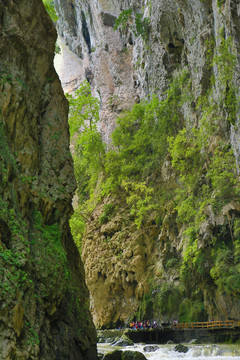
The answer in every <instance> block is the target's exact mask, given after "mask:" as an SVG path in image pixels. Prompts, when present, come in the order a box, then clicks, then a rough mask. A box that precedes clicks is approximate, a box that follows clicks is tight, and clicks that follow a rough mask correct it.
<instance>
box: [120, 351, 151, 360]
mask: <svg viewBox="0 0 240 360" xmlns="http://www.w3.org/2000/svg"><path fill="white" fill-rule="evenodd" d="M122 360H146V357H145V356H144V355H143V354H142V353H140V352H139V351H124V352H123V356H122Z"/></svg>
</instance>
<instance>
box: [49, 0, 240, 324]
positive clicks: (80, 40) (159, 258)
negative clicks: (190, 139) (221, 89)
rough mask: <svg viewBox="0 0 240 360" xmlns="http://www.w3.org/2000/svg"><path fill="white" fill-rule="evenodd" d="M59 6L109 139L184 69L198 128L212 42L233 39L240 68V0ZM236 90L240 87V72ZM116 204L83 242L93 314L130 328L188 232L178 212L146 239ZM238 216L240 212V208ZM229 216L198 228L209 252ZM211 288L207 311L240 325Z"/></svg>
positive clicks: (96, 1) (190, 118)
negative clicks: (130, 112) (120, 25)
mask: <svg viewBox="0 0 240 360" xmlns="http://www.w3.org/2000/svg"><path fill="white" fill-rule="evenodd" d="M55 3H56V6H57V10H58V13H59V15H60V20H59V22H58V30H59V34H60V35H61V36H62V37H63V38H64V39H65V42H66V44H67V45H68V46H69V47H70V48H71V49H72V51H74V52H75V53H76V54H78V56H79V57H80V58H81V61H82V67H83V70H82V74H85V77H86V78H87V79H88V80H89V82H90V83H91V87H92V90H93V94H95V95H96V96H98V97H99V99H100V100H101V119H102V132H103V136H104V138H105V140H106V141H108V139H109V136H110V134H111V131H112V129H113V128H114V124H115V119H116V117H117V115H118V114H119V113H121V112H122V110H124V109H126V108H129V107H130V106H131V105H132V104H133V103H135V102H138V101H139V99H143V98H145V97H146V96H148V95H152V94H157V96H158V97H159V98H160V99H161V98H164V93H165V92H166V89H167V87H168V84H169V79H171V78H173V77H174V76H175V74H176V72H177V71H178V70H179V69H181V68H185V69H188V71H189V73H190V76H191V80H192V90H193V96H194V101H193V102H192V104H191V106H189V107H187V108H183V109H182V112H183V116H184V118H185V121H186V123H190V124H192V125H190V126H194V125H196V124H197V123H198V120H199V113H198V111H197V110H196V103H197V99H198V97H199V96H200V95H203V94H205V93H206V91H207V89H208V88H209V87H210V78H211V75H212V73H211V71H212V70H211V71H210V70H209V66H208V61H209V57H208V45H209V44H210V43H211V42H212V40H214V45H213V47H214V48H213V52H214V51H215V47H216V46H217V44H218V42H219V34H220V32H221V31H222V32H224V34H225V36H226V37H229V36H231V37H232V39H233V44H234V47H235V50H236V55H237V69H239V63H240V61H239V60H240V57H239V56H240V55H239V54H240V52H239V50H240V49H239V47H240V43H239V36H240V35H239V32H240V26H239V16H240V7H239V4H238V2H237V1H236V0H226V1H217V0H206V1H203V0H195V1H192V0H177V1H175V0H169V1H165V0H152V1H147V0H139V1H125V0H121V1H115V0H105V1H104V0H101V1H100V0H90V1H84V0H76V1H74V2H73V1H71V0H67V1H65V0H55ZM127 9H132V11H133V12H132V14H133V17H132V19H130V20H129V21H128V23H127V26H126V27H125V29H122V30H120V31H114V29H113V27H114V22H115V19H116V18H117V16H118V15H119V14H120V13H121V11H122V10H127ZM137 13H142V19H146V22H145V23H146V29H145V30H146V32H145V33H142V34H140V33H139V31H140V32H141V29H140V30H138V31H137V30H136V28H134V22H133V18H134V16H136V14H137ZM213 71H214V70H213ZM235 83H236V85H237V87H239V78H238V76H237V75H236V76H235ZM221 126H222V128H224V129H225V132H226V134H227V136H228V138H229V141H230V142H231V146H232V148H233V150H234V153H235V158H236V161H237V163H238V166H239V165H240V162H239V156H240V150H239V140H240V133H239V119H238V121H237V122H236V124H235V126H232V125H230V131H228V132H227V130H228V129H227V128H226V127H227V125H226V123H224V124H221ZM170 168H171V165H170V162H169V161H166V162H165V164H164V167H163V169H162V174H161V176H162V180H163V181H166V184H167V183H168V182H169V181H171V177H169V174H170V173H171V169H170ZM160 181H161V180H160ZM115 205H116V207H118V211H116V213H114V212H113V217H112V219H111V221H110V222H109V224H106V225H102V226H100V224H99V221H98V219H99V217H100V216H101V213H102V205H101V206H100V207H99V208H97V209H96V210H95V213H93V216H95V219H94V220H93V221H91V222H90V223H89V224H88V227H87V232H86V235H85V238H84V243H83V259H84V263H85V270H86V278H87V283H88V285H89V289H90V293H91V304H92V311H93V315H94V321H95V323H96V325H97V326H99V327H101V326H106V325H110V324H113V323H116V322H117V320H123V321H126V320H127V319H128V317H129V316H132V315H133V313H134V312H135V311H136V310H137V309H138V305H139V300H143V301H145V300H144V294H146V293H147V292H148V291H149V286H148V285H149V284H148V283H147V279H148V278H151V279H154V278H155V279H156V278H161V276H162V274H163V273H164V271H165V270H164V266H165V265H166V264H167V260H169V258H171V259H174V258H177V259H180V258H181V256H182V251H183V249H184V237H183V236H182V232H183V230H184V229H179V227H178V226H177V224H176V213H174V212H170V211H169V213H167V214H166V216H165V217H164V221H163V224H162V227H161V231H160V233H158V234H156V233H155V232H154V231H152V232H149V234H148V235H146V236H145V237H144V236H142V235H141V234H139V233H138V231H137V230H136V228H134V226H133V222H132V221H131V219H128V218H127V217H128V210H127V208H126V204H125V205H123V206H125V209H124V208H123V206H122V207H121V205H119V204H118V200H116V203H115ZM119 209H120V210H119ZM232 210H233V213H235V214H237V213H238V210H237V207H234V209H232ZM224 216H225V218H226V213H225V215H224V214H223V213H222V214H221V216H219V217H215V215H214V214H209V222H208V224H205V228H204V226H203V228H202V229H201V231H202V235H201V236H202V238H203V239H205V240H203V243H202V246H203V247H204V241H205V242H206V243H207V240H206V239H207V238H210V237H211V236H212V235H213V234H214V233H216V232H217V231H218V230H217V229H218V228H220V227H221V226H225V225H224V224H225V223H224V221H225V220H224ZM126 218H127V220H126ZM109 239H111V241H108V240H109ZM96 244H97V246H96ZM89 249H92V251H90V250H89ZM166 267H167V265H166ZM172 279H176V282H178V281H179V274H178V273H177V271H175V270H173V272H172V273H169V274H168V275H167V279H165V280H166V282H169V281H170V280H171V281H172ZM208 285H209V284H208V280H206V282H205V283H204V284H203V285H202V286H203V287H205V289H204V303H205V307H206V309H207V312H208V314H211V315H210V316H211V317H214V318H216V316H217V317H219V316H220V317H221V316H222V317H224V318H239V316H238V315H237V313H238V311H239V305H238V304H237V303H236V302H235V303H232V299H230V298H229V297H228V296H225V295H226V294H225V295H224V294H221V295H220V294H219V293H217V291H216V290H215V288H214V286H213V287H211V286H208ZM213 294H214V296H213ZM100 299H101V301H100ZM229 304H231V305H229Z"/></svg>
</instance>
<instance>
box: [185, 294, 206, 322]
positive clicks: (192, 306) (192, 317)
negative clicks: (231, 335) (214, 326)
mask: <svg viewBox="0 0 240 360" xmlns="http://www.w3.org/2000/svg"><path fill="white" fill-rule="evenodd" d="M179 321H180V322H197V321H207V314H206V312H205V310H204V305H203V303H202V302H201V301H198V300H194V301H193V300H190V299H185V300H183V301H182V303H181V304H180V306H179Z"/></svg>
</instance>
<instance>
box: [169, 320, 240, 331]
mask: <svg viewBox="0 0 240 360" xmlns="http://www.w3.org/2000/svg"><path fill="white" fill-rule="evenodd" d="M235 327H240V321H234V320H227V321H206V322H191V323H176V322H173V323H172V324H171V329H174V330H188V329H189V330H192V329H205V330H208V329H209V330H211V329H233V328H235Z"/></svg>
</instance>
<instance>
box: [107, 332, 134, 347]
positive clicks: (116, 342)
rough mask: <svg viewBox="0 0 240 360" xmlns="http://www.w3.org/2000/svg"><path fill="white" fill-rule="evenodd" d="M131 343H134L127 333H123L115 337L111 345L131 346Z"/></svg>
mask: <svg viewBox="0 0 240 360" xmlns="http://www.w3.org/2000/svg"><path fill="white" fill-rule="evenodd" d="M133 344H134V343H133V341H132V340H131V339H129V337H128V336H127V335H125V334H123V335H122V336H121V337H120V338H117V339H115V340H114V341H113V343H112V344H111V345H114V346H123V347H124V346H131V345H133Z"/></svg>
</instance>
